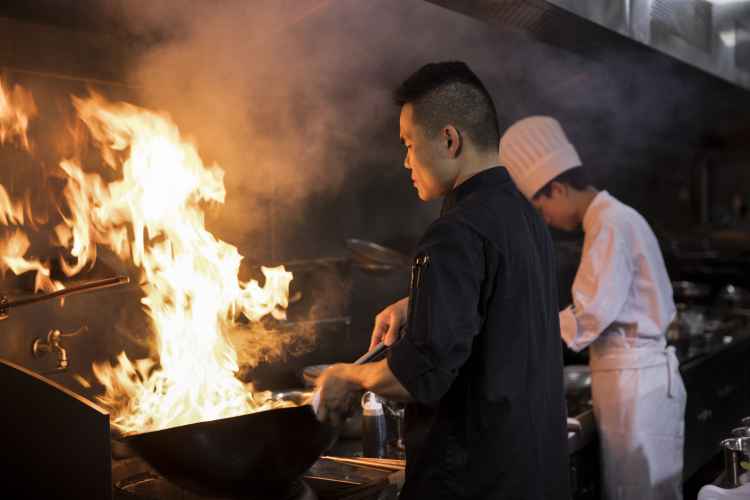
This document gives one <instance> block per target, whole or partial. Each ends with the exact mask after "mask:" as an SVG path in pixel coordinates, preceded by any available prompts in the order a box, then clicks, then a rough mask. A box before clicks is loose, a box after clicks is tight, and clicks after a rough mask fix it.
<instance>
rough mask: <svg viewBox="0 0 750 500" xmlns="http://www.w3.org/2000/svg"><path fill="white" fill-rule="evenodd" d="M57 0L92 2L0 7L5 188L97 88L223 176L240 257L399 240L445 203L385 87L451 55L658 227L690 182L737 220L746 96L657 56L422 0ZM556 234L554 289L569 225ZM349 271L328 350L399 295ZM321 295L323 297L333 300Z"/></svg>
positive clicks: (53, 148)
mask: <svg viewBox="0 0 750 500" xmlns="http://www.w3.org/2000/svg"><path fill="white" fill-rule="evenodd" d="M60 1H61V2H62V0H60ZM62 3H64V4H65V5H66V6H67V8H69V9H75V8H79V9H85V10H86V12H88V14H87V16H84V17H81V16H75V15H71V14H70V12H73V11H70V10H65V12H68V16H67V17H66V16H50V15H49V9H54V4H55V2H54V1H52V0H48V1H43V2H40V3H39V4H40V5H41V4H43V6H44V9H43V13H46V14H45V15H40V12H42V11H35V10H34V9H33V7H32V8H31V9H30V10H28V9H21V10H20V11H19V10H14V9H11V10H9V11H8V10H6V11H3V10H2V9H0V15H1V14H4V15H8V16H16V17H15V18H0V71H1V72H2V73H3V76H4V78H5V80H7V81H9V82H11V83H20V84H22V85H24V86H26V87H28V88H29V89H30V90H32V92H33V93H34V95H35V98H36V99H37V104H38V106H39V108H40V115H39V117H38V118H37V119H36V121H34V122H33V123H32V129H31V134H32V138H33V139H34V140H35V142H36V144H37V151H36V154H37V159H36V160H31V159H29V158H28V157H27V155H25V154H21V153H19V152H18V151H17V150H14V149H12V148H9V147H7V146H6V147H3V148H2V149H0V164H3V165H12V168H11V169H10V170H5V171H3V172H2V175H3V176H4V177H3V180H6V179H8V178H9V177H7V176H10V177H12V178H13V179H16V180H14V181H13V184H14V185H16V186H25V185H28V184H29V183H30V184H31V185H34V183H35V182H36V180H37V176H35V175H34V176H31V177H29V176H27V175H26V174H25V173H24V172H25V171H26V170H28V171H33V169H35V168H36V169H39V168H43V167H40V166H39V165H40V164H43V165H44V166H45V168H54V165H55V164H56V161H57V160H58V159H59V158H60V151H64V150H65V141H64V140H62V139H59V135H60V134H62V135H63V136H64V135H65V134H66V133H67V131H66V130H65V129H64V128H63V127H61V125H60V124H61V123H66V120H70V112H71V109H70V104H69V99H68V95H69V94H71V93H73V94H79V95H80V94H84V93H85V92H86V89H87V88H89V87H91V88H94V89H96V90H98V91H99V92H102V93H104V94H105V95H106V96H108V97H110V98H112V99H127V100H131V101H134V102H136V103H138V104H141V105H144V106H148V107H150V108H155V109H161V110H166V111H168V112H169V113H170V114H171V115H172V116H173V117H174V119H175V121H176V122H177V123H178V125H179V126H180V127H181V130H182V131H183V133H184V134H186V135H188V136H191V137H193V138H194V139H195V141H196V143H197V144H198V147H199V150H200V152H201V154H202V156H203V158H204V160H205V161H206V163H207V164H208V163H210V162H213V161H216V162H217V163H218V164H219V165H221V166H222V167H223V168H224V169H225V170H226V172H227V173H226V178H225V182H226V184H227V189H228V195H227V203H226V205H225V206H224V207H223V208H222V209H221V210H215V211H214V210H212V211H211V214H210V218H209V223H210V225H211V227H212V228H213V229H214V231H215V232H216V234H217V235H219V236H220V237H221V238H222V239H224V240H226V241H228V242H230V243H233V244H235V245H237V246H238V248H239V249H240V252H241V253H242V254H243V255H244V256H245V259H246V263H247V267H248V268H252V267H254V265H256V264H263V263H271V262H288V261H292V260H294V261H299V260H311V259H316V258H320V257H336V256H338V257H344V256H346V255H347V252H346V248H345V245H344V240H345V239H346V238H348V237H359V238H364V239H369V240H373V241H377V242H380V243H382V244H387V245H390V246H393V247H395V248H397V249H399V250H402V251H403V252H407V253H408V252H409V251H410V250H411V248H412V247H413V245H414V242H415V241H416V239H417V238H418V236H419V234H420V233H421V232H422V231H423V230H424V228H425V227H426V226H427V224H429V222H430V221H431V220H432V219H433V218H434V217H435V216H436V215H437V213H438V210H439V204H437V203H430V204H423V203H421V202H420V201H419V200H418V199H417V198H416V196H415V193H414V190H413V188H412V186H411V183H410V180H409V176H408V172H407V171H406V170H405V169H403V166H402V163H403V151H402V148H401V145H400V143H399V140H398V109H396V108H395V106H393V105H392V103H391V102H390V92H391V90H392V89H393V87H394V86H395V85H397V84H398V83H399V82H400V81H401V80H402V79H404V78H405V77H406V76H408V75H409V74H410V73H411V72H412V71H414V70H415V69H416V68H418V67H419V66H420V65H422V64H424V63H426V62H430V61H439V60H450V59H461V60H465V61H467V62H468V63H469V64H470V66H471V67H473V68H474V69H475V70H476V71H477V73H478V74H479V75H480V77H481V78H482V79H483V80H484V81H485V83H486V84H487V86H488V88H489V89H490V91H491V93H492V94H493V96H494V98H495V102H496V105H497V108H498V111H499V114H500V120H501V128H505V127H507V126H508V125H510V124H511V123H513V122H514V121H515V120H517V119H520V118H523V117H525V116H528V115H531V114H551V115H553V116H556V117H558V118H559V119H560V121H561V122H562V123H563V126H564V127H565V128H566V130H567V131H568V133H569V135H570V137H571V139H572V141H573V142H574V143H575V144H576V146H577V147H578V149H579V151H580V153H581V156H582V158H583V160H584V164H585V165H586V166H587V167H589V168H591V169H592V170H593V171H594V178H595V179H596V180H597V184H598V185H599V186H601V187H602V188H605V189H608V190H610V191H611V192H612V193H613V194H614V195H616V196H618V197H619V198H621V199H622V200H623V201H625V202H627V203H629V204H631V205H633V206H634V207H635V208H637V209H638V210H641V211H642V212H643V213H644V215H645V216H646V217H647V219H648V220H649V221H650V222H651V223H652V225H653V226H654V228H655V229H656V230H657V232H658V233H659V234H660V235H664V236H665V237H670V236H671V237H674V235H678V236H679V235H682V234H685V232H686V231H688V230H690V231H692V230H694V229H695V228H696V227H697V225H698V223H699V221H700V219H701V213H700V209H699V208H700V201H701V197H702V196H703V195H701V193H702V192H703V191H706V192H707V193H708V195H707V196H706V197H705V198H707V199H708V201H709V203H710V207H709V210H708V216H707V219H708V222H710V223H712V224H725V225H730V224H735V225H738V226H740V225H741V224H742V218H741V217H739V216H735V215H733V214H734V212H737V213H738V214H739V213H740V212H742V210H741V206H740V205H741V203H739V202H734V203H733V202H732V199H733V198H736V199H739V200H747V199H748V195H750V178H748V177H749V176H748V174H747V168H746V167H745V163H746V159H747V155H746V149H747V148H746V138H747V132H748V131H747V121H746V120H744V119H743V116H745V115H747V112H748V110H750V104H749V103H748V97H747V94H746V92H744V91H740V90H738V89H736V88H734V87H731V86H730V85H728V84H726V83H724V82H720V81H718V80H716V79H714V78H713V77H708V76H705V75H703V74H701V73H699V72H697V71H696V70H692V69H688V68H685V67H683V66H682V65H681V64H679V63H674V62H672V61H671V60H669V59H668V58H666V56H659V57H652V56H648V55H644V56H642V57H641V56H638V55H637V54H636V55H632V54H628V55H627V57H625V56H623V55H621V54H619V53H617V52H611V53H607V54H605V56H604V57H602V56H601V55H600V57H598V58H596V59H590V58H586V57H584V56H582V55H580V54H575V53H571V52H567V51H564V50H561V49H558V48H556V47H553V46H550V45H546V44H543V43H540V42H538V41H535V40H533V39H531V38H530V37H529V36H527V35H526V34H524V33H520V32H517V31H514V30H512V29H510V28H507V27H503V26H499V25H496V24H492V23H485V22H482V21H479V20H477V19H472V18H470V17H467V16H464V15H461V14H457V13H455V12H452V11H449V10H447V9H444V8H442V7H439V6H436V5H433V4H430V3H427V2H423V1H421V0H381V1H378V2H360V1H355V0H339V1H324V0H317V1H313V0H304V1H298V2H290V1H279V2H271V1H259V2H241V1H234V0H223V1H221V2H210V3H207V2H195V1H189V0H185V1H184V2H182V1H174V2H169V3H167V5H165V4H161V3H159V4H157V3H154V4H153V5H151V4H147V3H146V2H121V3H118V2H96V1H93V0H92V1H87V2H83V3H81V4H78V3H71V2H62ZM62 3H61V5H62ZM27 5H30V6H33V5H34V2H27ZM76 5H78V7H75V6H76ZM112 5H117V6H118V9H116V10H115V11H113V10H112ZM188 7H189V8H188ZM66 19H67V20H66ZM81 19H83V21H81ZM97 19H102V20H103V22H102V23H97ZM105 21H106V22H105ZM102 26H104V27H105V29H102ZM603 50H606V48H605V49H603ZM22 164H23V165H24V167H23V169H22V168H21V167H20V165H22ZM706 171H708V172H709V175H708V176H705V175H704V173H705V172H706ZM701 172H703V173H701ZM701 176H703V177H701ZM29 178H31V180H30V181H29ZM18 179H20V180H18ZM24 183H26V184H24ZM701 183H703V184H701ZM702 185H705V186H704V187H705V189H702ZM19 189H20V187H19ZM42 194H43V193H40V196H39V200H38V202H39V203H40V204H44V203H49V202H48V201H45V198H44V196H46V195H44V196H42ZM734 194H737V196H736V197H735V196H733V195H734ZM745 203H746V201H745ZM733 207H734V208H733ZM737 207H739V208H737ZM555 237H556V238H557V239H558V240H559V242H560V243H561V255H562V256H564V257H563V258H561V261H562V263H561V266H562V268H564V270H563V271H561V272H562V274H563V275H564V276H565V277H564V278H563V280H562V282H563V287H562V288H563V292H562V293H561V297H562V298H561V300H564V295H565V293H564V292H565V289H566V286H567V285H569V281H570V279H571V278H572V272H574V268H575V262H574V260H575V244H576V241H577V240H576V238H577V237H580V235H577V236H576V235H573V236H572V237H571V236H567V235H562V234H557V233H556V234H555ZM565 256H567V257H565ZM353 272H354V273H355V276H354V278H352V277H351V276H350V277H349V278H347V279H348V280H350V281H348V283H349V285H350V286H351V288H350V289H348V290H346V293H351V294H353V295H354V296H355V299H354V300H352V301H351V304H350V305H349V306H347V307H350V309H349V312H350V313H351V315H352V316H353V318H352V324H351V328H350V331H349V332H348V333H347V334H346V335H347V337H346V339H345V340H346V341H345V342H338V343H336V342H334V343H332V345H331V346H330V350H329V352H327V353H326V356H327V357H328V358H329V359H327V360H335V359H350V358H352V357H353V356H354V354H355V353H356V352H357V351H358V350H361V349H363V348H364V347H365V346H366V342H367V338H366V337H367V336H368V335H369V324H370V322H371V318H372V316H373V314H374V313H375V312H377V310H379V309H380V308H381V307H382V306H384V305H386V304H387V303H388V301H389V300H391V299H395V298H397V297H398V296H400V295H401V294H403V293H405V289H406V281H407V279H408V277H407V276H406V275H405V274H404V277H403V278H400V277H399V276H398V275H390V276H376V275H367V274H363V273H360V272H359V271H353ZM324 288H325V287H324ZM316 293H319V294H320V296H321V298H320V300H321V301H325V300H328V299H329V298H330V299H331V300H334V299H336V300H337V299H339V298H340V297H338V295H340V293H341V292H340V291H339V290H334V289H333V287H328V290H327V291H326V290H325V289H320V290H318V291H316ZM329 294H330V295H329ZM344 302H346V301H344ZM347 304H348V303H347ZM107 314H110V313H107ZM118 314H120V313H118V312H115V313H111V314H110V316H111V317H118V316H117V315H118ZM71 328H72V325H71ZM21 344H23V346H25V344H26V342H25V341H24V342H22V343H19V344H18V346H20V347H18V349H21V347H23V346H22V345H21ZM14 345H15V344H14ZM118 345H119V344H118ZM23 348H24V349H25V347H23ZM14 349H15V347H14ZM97 349H98V348H97ZM20 352H21V351H19V353H20ZM96 352H97V353H99V354H101V350H96ZM24 355H25V354H24ZM73 355H74V356H75V353H74V354H73ZM19 356H20V354H19ZM80 357H81V356H79V359H80ZM83 357H86V358H87V357H88V355H86V356H83ZM74 359H75V358H74ZM318 360H321V359H320V358H318Z"/></svg>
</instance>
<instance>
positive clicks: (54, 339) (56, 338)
mask: <svg viewBox="0 0 750 500" xmlns="http://www.w3.org/2000/svg"><path fill="white" fill-rule="evenodd" d="M76 333H77V332H76ZM62 336H63V334H62V333H61V332H60V330H50V332H49V333H48V334H47V339H46V340H45V339H42V338H41V337H37V338H35V339H34V342H33V343H32V344H31V353H32V354H33V355H34V357H35V358H37V359H41V358H43V357H45V356H46V355H47V354H48V353H50V352H52V351H55V352H57V367H56V368H55V371H54V372H53V373H56V372H62V371H65V370H67V369H68V361H69V360H68V351H67V350H65V348H64V347H63V346H62V344H61V343H60V337H62Z"/></svg>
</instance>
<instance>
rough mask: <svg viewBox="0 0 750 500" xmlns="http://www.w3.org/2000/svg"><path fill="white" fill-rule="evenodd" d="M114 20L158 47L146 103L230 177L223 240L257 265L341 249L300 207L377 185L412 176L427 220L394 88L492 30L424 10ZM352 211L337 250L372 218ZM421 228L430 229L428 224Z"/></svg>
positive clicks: (138, 15) (389, 6)
mask: <svg viewBox="0 0 750 500" xmlns="http://www.w3.org/2000/svg"><path fill="white" fill-rule="evenodd" d="M111 8H112V9H113V10H114V11H116V12H117V14H116V15H117V16H118V17H120V18H121V19H124V20H125V21H126V22H127V25H128V27H129V29H130V30H131V32H132V33H134V34H138V35H143V34H144V33H145V34H147V38H149V39H150V40H155V41H156V42H154V43H152V45H151V46H150V48H149V49H148V50H147V51H146V52H145V53H144V55H143V56H142V57H140V58H139V60H138V61H137V63H136V64H135V66H134V67H133V68H131V70H130V72H129V73H130V82H131V83H133V84H135V85H136V86H137V87H138V93H139V96H138V97H139V100H140V101H141V103H142V104H143V105H145V106H146V107H150V108H156V109H160V110H166V111H168V112H169V113H170V114H171V115H172V116H173V117H174V119H175V120H176V122H177V123H178V124H179V125H180V127H181V129H182V131H183V133H186V134H189V135H191V136H193V137H194V139H195V141H196V143H197V144H198V146H199V148H200V151H201V155H202V156H203V157H204V160H205V161H207V162H213V161H216V162H217V163H218V164H219V165H221V166H222V168H224V169H225V170H226V171H227V175H226V177H225V179H226V184H227V204H226V205H225V206H224V207H223V208H222V209H221V212H220V213H216V214H215V217H213V218H212V220H211V224H212V228H213V229H214V231H215V232H217V233H218V235H219V236H220V237H222V238H224V239H226V240H227V241H232V242H237V243H238V244H240V246H241V248H243V250H245V251H246V253H247V254H250V255H253V256H254V257H256V258H258V259H260V260H262V259H264V258H266V259H268V258H274V259H278V258H280V257H281V256H284V255H287V256H289V255H294V256H296V257H299V256H300V255H299V254H300V252H297V253H296V255H295V252H294V251H289V249H288V248H289V247H293V246H294V244H293V243H291V242H290V239H291V240H294V239H295V238H296V236H295V234H294V233H299V232H301V231H305V232H306V233H307V234H308V235H309V234H314V233H316V232H317V233H319V234H323V235H324V236H323V237H324V238H326V237H330V238H334V236H333V235H331V236H325V232H326V231H325V228H322V229H321V226H325V225H330V220H325V221H324V220H321V217H320V216H319V215H317V214H316V212H313V211H312V210H305V209H304V208H303V207H306V206H309V204H310V203H315V202H316V200H320V199H321V198H325V199H331V198H335V197H336V196H338V195H339V193H342V192H350V193H351V192H355V191H357V190H365V189H366V185H367V184H368V183H371V182H372V181H373V180H375V182H376V183H378V182H380V183H381V185H382V183H383V179H385V180H386V184H387V183H388V181H389V180H390V181H393V180H394V177H396V176H401V177H402V178H399V179H398V182H403V183H404V184H405V185H406V188H405V189H404V194H405V196H404V198H406V199H407V200H409V202H408V204H407V207H406V208H408V209H410V210H411V209H414V208H416V205H417V203H416V197H413V194H412V193H410V192H409V191H408V189H410V186H409V185H408V182H406V175H405V173H404V172H403V170H401V163H402V158H401V152H400V150H399V148H400V145H399V141H398V122H397V117H398V114H397V113H398V110H397V109H396V108H395V106H393V104H392V102H391V97H390V95H391V94H390V93H391V89H392V88H393V87H394V86H395V85H396V84H398V83H399V82H400V81H401V80H402V79H403V78H405V77H406V76H408V74H409V73H411V72H412V71H414V70H415V69H416V68H417V67H418V66H420V65H421V64H424V63H426V62H429V61H431V60H439V59H449V58H455V56H456V55H458V51H459V50H466V49H467V48H470V47H472V46H477V45H478V43H477V42H478V41H479V40H478V38H477V36H476V33H478V32H481V31H482V29H484V27H483V25H482V24H481V23H479V22H477V21H474V20H471V19H468V18H464V17H460V16H456V15H455V14H454V13H452V12H449V11H446V10H444V9H441V8H439V7H436V6H433V5H430V4H427V3H425V2H422V1H416V0H415V1H398V0H380V1H373V2H361V1H356V0H304V1H290V0H287V1H255V2H246V1H239V0H225V1H221V2H197V1H193V0H180V1H171V2H161V3H158V2H130V1H128V2H121V3H118V4H116V8H115V7H111ZM462 37H466V38H465V39H463V40H461V38H462ZM386 134H387V135H386ZM412 197H413V198H414V202H413V204H412V201H411V200H412ZM352 201H353V202H354V204H356V200H352ZM349 210H351V213H350V214H349V217H347V218H346V219H348V220H349V221H351V222H350V227H348V228H347V227H346V224H347V222H346V221H344V222H343V224H344V226H343V227H339V230H340V232H339V234H338V236H336V238H338V243H339V244H340V243H341V241H342V240H343V237H345V236H346V234H345V232H346V231H347V230H348V231H350V232H353V233H355V234H356V231H357V228H358V227H361V226H362V225H363V221H362V220H353V219H357V218H358V217H360V216H361V217H367V216H366V215H361V214H359V213H358V210H361V208H360V207H356V206H355V207H350V208H349ZM390 210H392V207H386V208H385V209H384V211H385V212H388V211H390ZM413 212H415V213H417V214H419V213H420V210H419V209H416V210H413ZM429 212H430V214H431V215H434V213H435V207H434V206H433V207H430V209H429ZM421 213H422V214H424V213H425V212H424V210H422V211H421ZM412 217H413V216H409V217H408V218H412ZM417 218H418V220H419V222H418V223H416V224H415V225H417V226H418V227H420V228H421V227H424V225H425V224H426V223H427V219H426V218H425V217H424V216H421V217H419V216H418V217H417ZM419 230H420V229H416V228H415V231H414V232H415V233H418V232H419ZM341 231H344V233H342V232H341ZM376 232H379V231H376ZM258 240H259V241H258ZM313 252H315V253H328V248H327V247H326V246H325V245H324V246H323V248H318V249H315V250H312V251H311V252H308V253H313ZM243 253H245V252H243Z"/></svg>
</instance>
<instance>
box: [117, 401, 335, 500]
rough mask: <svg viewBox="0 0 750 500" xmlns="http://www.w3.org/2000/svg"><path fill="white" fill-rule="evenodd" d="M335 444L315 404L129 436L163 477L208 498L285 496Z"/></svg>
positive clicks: (332, 433)
mask: <svg viewBox="0 0 750 500" xmlns="http://www.w3.org/2000/svg"><path fill="white" fill-rule="evenodd" d="M334 440H335V432H334V430H333V429H332V428H331V427H329V426H327V425H323V424H321V423H320V422H319V421H318V419H317V418H316V417H315V413H314V412H313V409H312V407H311V406H309V405H305V406H296V407H291V408H279V409H275V410H268V411H262V412H258V413H251V414H248V415H242V416H239V417H230V418H224V419H220V420H212V421H210V422H199V423H196V424H189V425H183V426H179V427H173V428H170V429H163V430H159V431H153V432H145V433H142V434H135V435H132V436H128V437H126V438H124V439H123V441H124V442H125V443H126V444H127V445H128V446H130V447H131V448H132V449H134V450H135V451H136V452H137V453H138V454H139V455H140V456H141V457H143V459H145V460H146V461H147V462H148V463H149V464H150V465H151V466H152V467H154V469H156V470H157V472H159V473H160V474H161V475H163V476H164V477H165V478H167V479H169V480H170V481H172V482H174V483H175V484H178V485H180V486H181V487H184V488H186V489H189V490H191V491H194V492H196V493H199V494H204V495H217V496H223V495H227V496H231V495H250V494H258V495H259V496H260V495H265V496H269V497H271V496H273V495H274V494H278V495H279V497H283V496H284V492H286V491H287V490H288V488H289V487H290V485H291V484H292V483H293V482H294V480H295V479H297V478H298V477H299V476H300V475H302V473H303V472H305V471H306V470H307V469H308V468H309V467H310V466H311V465H312V464H313V463H315V461H316V460H317V459H318V457H319V456H320V454H321V453H322V452H324V451H325V450H326V449H328V448H329V447H330V446H331V445H332V444H333V442H334Z"/></svg>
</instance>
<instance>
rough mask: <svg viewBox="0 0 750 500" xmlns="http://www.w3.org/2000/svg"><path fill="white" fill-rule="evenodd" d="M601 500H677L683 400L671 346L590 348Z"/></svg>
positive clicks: (682, 440) (681, 453)
mask: <svg viewBox="0 0 750 500" xmlns="http://www.w3.org/2000/svg"><path fill="white" fill-rule="evenodd" d="M591 371H592V395H593V401H594V416H595V417H596V422H597V430H598V431H599V439H600V448H601V461H602V479H603V494H604V495H603V498H605V499H606V500H681V499H682V462H683V446H684V441H685V403H686V400H687V395H686V393H685V386H684V385H683V383H682V376H681V375H680V371H679V363H678V361H677V357H676V356H675V352H674V348H673V347H667V348H664V347H649V348H627V347H620V348H612V346H607V347H606V348H604V349H597V348H596V345H592V349H591Z"/></svg>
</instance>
